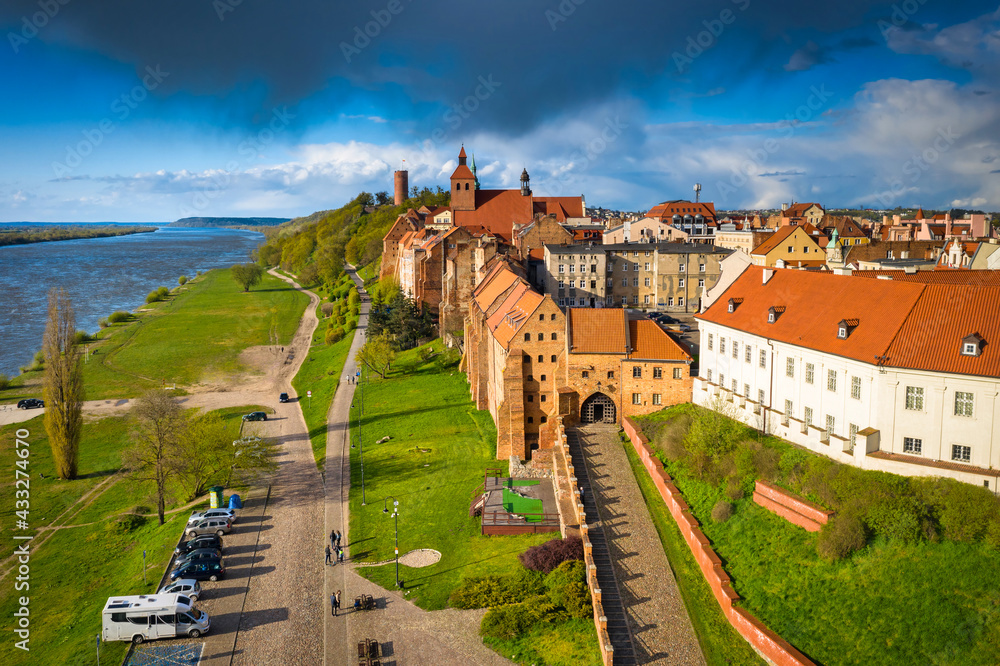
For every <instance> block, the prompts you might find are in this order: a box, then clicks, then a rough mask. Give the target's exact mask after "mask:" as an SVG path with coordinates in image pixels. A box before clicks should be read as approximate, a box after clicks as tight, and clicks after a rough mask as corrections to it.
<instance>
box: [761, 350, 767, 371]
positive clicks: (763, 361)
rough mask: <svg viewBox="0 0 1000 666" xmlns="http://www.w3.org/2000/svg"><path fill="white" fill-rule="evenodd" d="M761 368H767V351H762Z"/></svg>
mask: <svg viewBox="0 0 1000 666" xmlns="http://www.w3.org/2000/svg"><path fill="white" fill-rule="evenodd" d="M760 367H762V368H766V367H767V350H766V349H761V350H760Z"/></svg>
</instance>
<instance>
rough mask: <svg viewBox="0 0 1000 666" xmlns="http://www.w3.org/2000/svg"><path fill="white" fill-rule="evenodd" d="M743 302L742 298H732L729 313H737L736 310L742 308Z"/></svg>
mask: <svg viewBox="0 0 1000 666" xmlns="http://www.w3.org/2000/svg"><path fill="white" fill-rule="evenodd" d="M742 302H743V299H742V298H730V299H729V311H730V312H736V308H738V307H739V306H740V303H742Z"/></svg>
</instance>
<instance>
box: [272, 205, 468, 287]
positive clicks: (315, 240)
mask: <svg viewBox="0 0 1000 666" xmlns="http://www.w3.org/2000/svg"><path fill="white" fill-rule="evenodd" d="M410 194H411V197H410V198H409V199H407V200H406V201H404V202H403V205H402V206H393V205H391V204H383V205H380V206H376V201H378V202H385V201H387V200H391V199H390V198H389V197H388V195H387V194H386V193H385V192H379V193H378V194H376V195H374V196H373V195H372V194H370V193H368V192H362V193H361V194H359V195H358V196H357V197H355V198H354V199H353V200H352V201H351V202H349V203H347V204H346V205H344V206H342V207H341V208H338V209H336V210H327V211H320V212H317V213H313V214H312V215H309V216H308V217H298V218H295V219H294V220H291V221H290V222H286V223H285V224H282V225H281V226H279V227H276V228H274V229H271V230H267V231H266V232H265V233H267V241H266V242H265V243H264V244H263V245H261V247H260V248H259V249H258V259H259V261H260V263H262V264H264V265H266V266H281V268H283V269H285V270H287V271H291V272H293V273H296V274H297V275H298V276H299V277H300V278H301V279H302V281H303V283H305V284H316V283H324V284H333V283H334V282H336V281H337V279H338V278H339V277H340V275H341V273H342V272H343V266H344V261H345V260H346V261H347V262H349V263H351V264H353V265H355V266H363V265H365V264H368V263H369V262H371V261H373V260H374V259H375V258H377V257H378V256H379V255H380V254H382V238H383V237H384V236H385V234H386V233H387V232H388V231H389V228H390V227H392V225H393V223H394V222H395V221H396V218H398V217H399V216H400V215H401V214H402V213H405V212H406V210H407V209H408V208H413V209H418V208H420V207H421V206H447V205H448V204H449V193H448V192H445V191H444V190H442V189H441V188H440V187H439V188H437V191H431V190H430V189H428V188H426V187H425V188H424V189H423V190H417V188H413V190H412V191H411V193H410Z"/></svg>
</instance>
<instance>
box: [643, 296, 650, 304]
mask: <svg viewBox="0 0 1000 666" xmlns="http://www.w3.org/2000/svg"><path fill="white" fill-rule="evenodd" d="M642 304H643V305H649V294H643V296H642Z"/></svg>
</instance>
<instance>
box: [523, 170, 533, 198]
mask: <svg viewBox="0 0 1000 666" xmlns="http://www.w3.org/2000/svg"><path fill="white" fill-rule="evenodd" d="M521 196H522V197H530V196H531V177H530V176H528V170H527V169H524V170H523V171H522V172H521Z"/></svg>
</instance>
